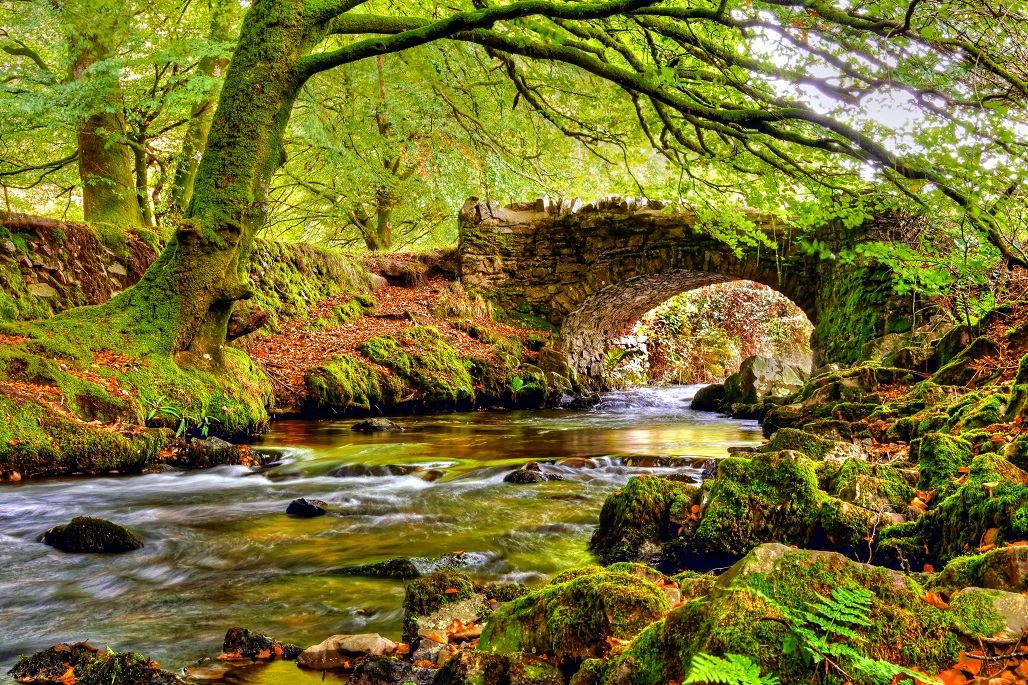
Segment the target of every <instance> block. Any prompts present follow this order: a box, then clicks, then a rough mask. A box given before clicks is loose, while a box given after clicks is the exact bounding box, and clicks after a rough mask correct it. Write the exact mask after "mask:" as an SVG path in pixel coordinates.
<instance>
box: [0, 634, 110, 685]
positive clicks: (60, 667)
mask: <svg viewBox="0 0 1028 685" xmlns="http://www.w3.org/2000/svg"><path fill="white" fill-rule="evenodd" d="M99 654H100V650H98V649H97V648H96V647H93V646H92V645H88V644H86V643H85V642H77V643H75V644H64V643H62V644H59V645H55V646H53V647H50V648H49V649H44V650H43V651H41V652H36V653H35V654H33V655H31V656H25V657H22V658H21V659H19V660H18V663H16V664H15V665H14V668H12V669H11V670H10V671H8V672H7V675H9V676H11V677H12V678H14V679H15V680H18V681H19V682H23V683H33V682H35V683H49V682H56V681H57V679H58V678H61V677H64V676H67V675H68V671H69V670H71V672H72V675H73V676H74V677H75V679H76V680H80V679H81V678H82V677H83V676H84V675H85V674H86V667H87V666H89V664H91V663H92V662H93V661H94V660H95V659H96V658H97V657H98V656H99Z"/></svg>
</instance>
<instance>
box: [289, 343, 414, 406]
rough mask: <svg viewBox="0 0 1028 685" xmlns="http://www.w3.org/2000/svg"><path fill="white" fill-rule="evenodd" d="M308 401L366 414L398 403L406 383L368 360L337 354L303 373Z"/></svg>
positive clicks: (313, 403)
mask: <svg viewBox="0 0 1028 685" xmlns="http://www.w3.org/2000/svg"><path fill="white" fill-rule="evenodd" d="M304 384H305V385H306V387H307V401H308V403H309V405H310V406H311V407H312V408H313V409H315V410H331V411H332V412H334V413H340V414H344V415H345V414H352V413H366V412H370V411H372V409H373V408H378V409H385V408H387V407H391V406H393V405H395V404H397V403H398V402H399V401H400V399H401V397H402V395H403V391H404V387H403V382H402V381H401V380H400V379H399V378H398V377H397V376H394V375H391V374H385V373H382V372H381V371H379V370H378V369H376V368H375V367H373V366H371V365H370V364H368V363H367V362H365V361H363V360H361V359H356V358H354V357H350V356H347V355H342V354H337V355H333V356H331V357H328V358H327V359H325V360H324V361H323V362H321V364H319V365H318V366H315V367H312V368H310V369H307V372H306V374H305V375H304Z"/></svg>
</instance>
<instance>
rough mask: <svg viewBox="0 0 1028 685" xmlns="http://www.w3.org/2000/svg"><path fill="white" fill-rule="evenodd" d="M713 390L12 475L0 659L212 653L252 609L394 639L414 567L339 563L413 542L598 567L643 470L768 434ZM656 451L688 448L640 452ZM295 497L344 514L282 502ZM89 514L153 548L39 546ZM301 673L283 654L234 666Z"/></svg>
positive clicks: (293, 425) (664, 392) (300, 426)
mask: <svg viewBox="0 0 1028 685" xmlns="http://www.w3.org/2000/svg"><path fill="white" fill-rule="evenodd" d="M698 387H700V386H678V387H671V388H663V389H648V388H643V389H636V390H631V391H625V392H618V393H609V394H607V395H605V396H604V397H603V401H602V402H601V404H600V405H599V406H597V407H596V408H595V409H592V410H589V411H581V412H571V411H523V412H510V413H490V412H474V413H466V414H445V415H438V416H418V417H399V418H396V419H395V420H396V421H397V423H399V424H400V425H401V426H403V428H404V429H405V430H404V432H402V433H391V434H370V435H365V434H360V433H355V432H353V431H351V430H350V426H351V425H352V424H353V423H354V420H343V421H317V422H313V421H281V422H277V423H275V424H273V425H272V430H271V432H270V433H268V434H267V435H265V436H263V437H262V438H261V439H260V440H258V441H257V442H256V444H255V447H259V448H261V449H267V450H270V451H273V452H275V453H276V455H277V457H278V460H277V462H276V463H275V464H274V465H272V466H269V467H265V468H262V469H256V470H253V469H249V468H245V467H219V468H215V469H210V470H207V471H193V472H173V473H162V474H151V475H139V476H124V477H109V478H78V479H53V480H46V481H32V482H23V483H19V484H11V485H4V486H0V669H2V671H0V673H6V671H7V669H8V668H10V666H11V665H13V663H14V662H15V660H16V659H17V658H18V655H20V654H28V653H32V652H34V651H37V650H39V649H42V648H45V647H49V646H51V645H53V644H55V643H58V642H62V641H63V642H70V641H78V640H87V641H89V642H90V643H92V644H94V645H95V646H98V647H101V648H103V647H106V646H108V645H110V646H111V647H112V648H113V649H115V650H118V651H123V650H132V651H136V652H140V653H142V654H146V655H148V656H150V657H152V658H154V659H156V660H157V661H158V662H160V663H161V664H162V666H163V667H164V668H166V669H171V670H174V669H178V668H181V667H184V666H188V665H189V664H191V663H194V662H195V661H196V659H197V658H199V657H201V656H204V655H211V656H213V655H216V654H217V653H218V652H219V651H220V645H221V640H222V638H223V637H224V634H225V631H226V630H227V629H228V628H230V627H232V626H237V625H238V626H242V627H247V628H250V629H256V630H261V631H263V632H266V633H268V634H270V635H273V636H275V637H276V638H279V639H282V640H284V641H286V642H293V643H296V644H299V645H302V646H307V645H310V644H314V643H317V642H320V641H321V640H323V639H324V638H325V637H328V636H329V635H331V634H334V633H340V632H348V633H354V632H378V633H381V634H383V635H385V636H387V637H390V638H392V639H398V638H399V635H400V621H401V610H400V603H401V601H402V599H403V583H402V582H401V581H399V580H388V579H370V578H354V577H347V576H338V575H332V574H330V573H328V572H329V571H330V570H331V569H333V568H338V567H343V566H349V565H352V564H361V563H369V562H374V561H380V560H384V559H389V558H392V557H397V556H406V557H412V558H414V559H415V563H416V564H417V565H418V566H419V567H420V568H421V569H422V570H423V571H429V570H431V569H432V568H433V567H434V566H435V565H437V564H438V563H439V559H440V558H441V557H444V556H445V555H447V554H452V553H457V552H460V553H462V554H461V555H460V557H459V558H460V562H461V563H462V564H463V567H462V569H461V570H463V571H465V572H466V573H468V574H470V575H472V576H473V577H475V578H476V579H479V580H481V581H494V580H503V581H508V582H509V581H517V582H523V583H528V584H538V583H542V582H544V581H545V579H546V578H548V577H549V576H551V575H553V574H555V573H557V572H558V571H561V570H563V569H566V568H569V567H573V566H581V565H587V564H590V563H595V560H594V559H593V557H592V556H591V554H590V553H589V552H588V550H587V543H588V540H589V536H590V534H591V532H592V530H593V528H594V527H595V524H596V520H597V515H598V513H599V509H600V507H601V505H602V504H603V500H604V498H605V497H606V495H607V494H609V493H610V492H611V491H613V490H615V489H616V488H617V487H618V486H619V485H621V484H623V483H625V482H626V481H627V480H628V479H629V477H631V476H632V475H638V474H643V473H658V474H666V473H669V472H671V471H672V470H675V471H679V472H686V473H691V474H692V475H693V476H694V477H695V478H696V480H697V483H698V482H699V479H700V473H701V463H702V462H703V461H704V460H705V459H706V458H709V457H720V456H725V455H726V448H727V447H729V446H732V445H747V444H755V443H757V442H759V440H760V429H759V427H758V426H757V424H756V422H754V421H738V420H733V419H728V418H724V417H720V416H717V415H714V414H707V413H699V412H694V411H692V410H690V409H689V408H688V403H689V399H690V398H691V397H692V395H693V394H694V393H695V391H696V389H697V388H698ZM656 456H670V457H687V458H688V459H684V460H676V464H675V465H674V467H670V466H653V465H652V462H653V461H654V460H646V459H634V460H633V459H631V458H630V457H656ZM569 457H583V458H589V459H590V460H591V461H590V462H589V463H588V468H583V467H581V466H580V465H579V466H578V467H577V468H572V467H567V466H560V465H556V464H552V465H551V464H544V466H543V468H544V470H545V471H548V472H551V473H557V474H559V475H561V476H563V477H564V478H565V480H564V481H559V482H547V483H541V484H534V485H512V484H508V483H504V482H503V476H504V475H505V474H506V473H507V472H509V471H510V470H511V469H513V468H515V467H516V466H517V465H519V464H523V463H524V462H526V461H530V460H537V461H549V460H560V459H566V458H569ZM662 461H667V460H662ZM406 471H411V472H410V473H404V472H406ZM297 497H307V498H316V499H321V500H324V501H326V502H328V503H329V504H331V505H332V507H333V508H334V509H335V510H336V511H337V512H338V514H337V515H331V516H323V517H320V518H314V519H296V518H292V517H289V516H286V515H285V513H284V512H285V509H286V506H287V505H288V503H289V502H290V501H291V500H293V499H295V498H297ZM79 515H89V516H98V517H101V518H106V519H110V520H112V521H115V522H116V523H120V524H122V525H125V526H127V527H128V528H130V529H131V530H132V531H134V532H135V533H136V534H137V535H139V537H140V538H142V539H143V541H144V542H145V546H144V547H143V548H142V549H141V550H139V551H136V552H132V553H129V554H124V555H117V556H98V555H69V554H63V553H61V552H57V551H55V550H53V549H51V548H50V547H47V546H45V545H43V544H41V543H39V542H37V538H38V536H39V535H40V534H41V533H42V532H43V531H45V530H47V529H48V528H50V527H52V526H55V525H58V524H61V523H66V522H67V521H68V520H70V519H71V518H72V517H73V516H79ZM316 675H317V678H314V674H311V680H312V682H316V681H317V680H320V678H321V675H320V674H316ZM0 677H2V676H0ZM304 679H305V678H303V677H301V676H300V674H298V673H297V669H296V668H295V666H293V665H292V664H288V665H278V666H275V667H272V668H269V669H263V670H261V669H255V670H254V671H253V672H251V673H241V674H238V679H237V680H236V682H247V683H255V684H258V683H259V684H260V685H271V684H272V683H277V682H282V683H285V682H302V680H304Z"/></svg>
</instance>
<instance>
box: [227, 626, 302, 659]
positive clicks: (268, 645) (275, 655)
mask: <svg viewBox="0 0 1028 685" xmlns="http://www.w3.org/2000/svg"><path fill="white" fill-rule="evenodd" d="M302 651H303V647H299V646H297V645H290V644H286V643H284V642H282V641H281V640H276V639H275V638H273V637H270V636H268V635H265V634H264V633H259V632H257V631H255V630H248V629H246V628H229V629H228V631H226V633H225V640H224V642H223V643H222V645H221V653H222V655H223V657H224V658H226V659H255V660H266V659H267V660H274V659H289V660H292V659H295V658H296V657H298V656H300V653H301V652H302Z"/></svg>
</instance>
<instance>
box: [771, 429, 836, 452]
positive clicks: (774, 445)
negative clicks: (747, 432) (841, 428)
mask: <svg viewBox="0 0 1028 685" xmlns="http://www.w3.org/2000/svg"><path fill="white" fill-rule="evenodd" d="M834 447H835V442H834V441H832V440H826V439H825V438H822V437H819V436H817V435H814V434H812V433H808V432H806V431H802V430H797V429H795V428H782V429H780V430H779V431H778V432H777V433H775V434H774V436H773V437H772V438H771V444H770V445H768V451H773V452H778V451H780V450H795V451H797V452H802V453H803V454H805V455H806V456H808V457H810V458H811V459H824V458H825V456H827V455H828V453H829V452H831V451H832V449H833V448H834Z"/></svg>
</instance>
